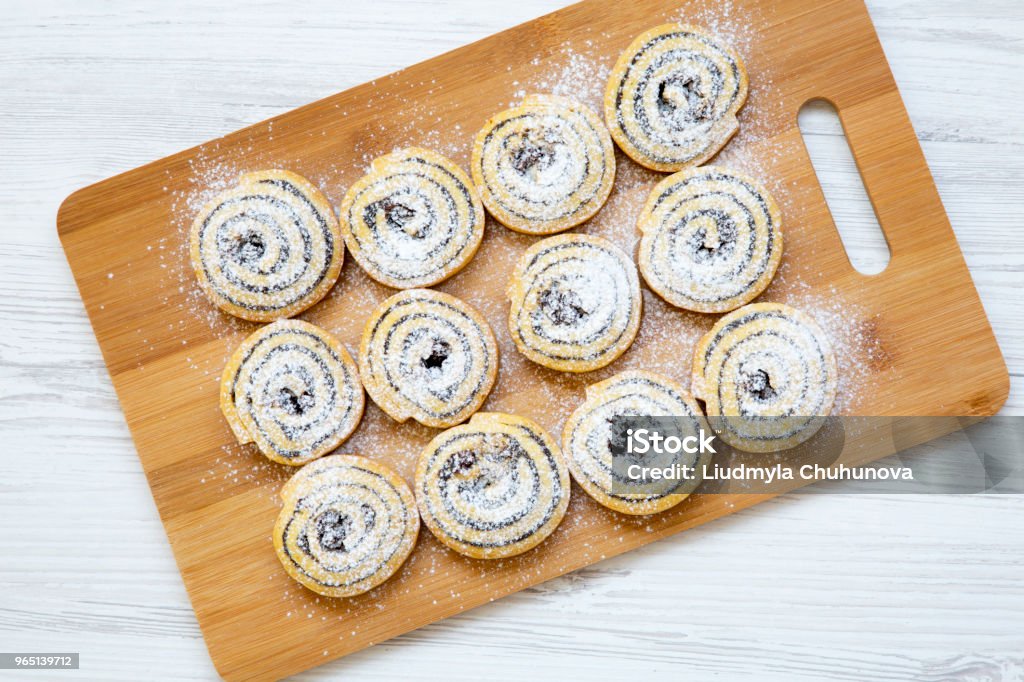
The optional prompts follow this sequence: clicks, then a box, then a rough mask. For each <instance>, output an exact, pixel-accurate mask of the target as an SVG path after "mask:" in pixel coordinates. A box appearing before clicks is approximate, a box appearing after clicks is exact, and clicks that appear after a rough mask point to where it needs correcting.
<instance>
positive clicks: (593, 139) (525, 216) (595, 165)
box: [472, 95, 615, 234]
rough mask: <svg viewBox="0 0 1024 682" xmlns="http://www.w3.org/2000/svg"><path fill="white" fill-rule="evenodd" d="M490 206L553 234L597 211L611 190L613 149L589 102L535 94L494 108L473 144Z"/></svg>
mask: <svg viewBox="0 0 1024 682" xmlns="http://www.w3.org/2000/svg"><path fill="white" fill-rule="evenodd" d="M472 171H473V181H474V182H475V183H476V186H477V188H478V189H479V190H480V196H481V198H482V199H483V202H484V206H486V207H487V210H488V211H489V212H490V214H491V215H492V216H494V217H495V218H496V219H497V220H498V222H500V223H502V224H503V225H505V226H506V227H509V228H511V229H513V230H515V231H516V232H525V233H526V234H552V233H555V232H561V231H563V230H567V229H569V228H570V227H573V226H575V225H579V224H580V223H582V222H584V221H586V220H588V219H589V218H590V217H591V216H593V215H594V214H595V213H597V212H598V211H599V210H600V209H601V207H602V206H603V205H604V202H605V201H606V200H607V199H608V195H609V194H610V193H611V191H612V183H613V181H614V180H615V150H614V147H613V146H612V141H611V138H610V137H609V136H608V131H607V130H606V129H605V127H604V124H602V123H601V119H599V118H598V117H597V116H596V115H595V114H594V113H593V112H592V111H591V110H590V109H588V108H587V107H585V106H583V105H582V104H579V103H578V102H575V101H573V100H570V99H567V98H564V97H554V96H551V95H530V96H529V97H526V98H525V99H524V100H523V103H522V105H520V106H518V107H515V108H513V109H508V110H506V111H503V112H501V113H499V114H496V115H495V116H493V117H492V118H491V119H490V120H489V121H487V123H486V124H485V125H484V127H483V129H482V130H480V132H479V133H478V134H477V136H476V142H475V143H474V145H473V166H472Z"/></svg>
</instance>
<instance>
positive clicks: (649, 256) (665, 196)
mask: <svg viewBox="0 0 1024 682" xmlns="http://www.w3.org/2000/svg"><path fill="white" fill-rule="evenodd" d="M781 223H782V219H781V216H780V214H779V209H778V207H777V206H776V204H775V201H774V200H773V199H772V197H771V195H770V194H768V191H767V190H765V189H764V188H763V187H762V186H761V185H760V184H758V183H757V182H756V181H755V180H753V179H752V178H749V177H747V176H745V175H742V174H740V173H734V172H732V171H728V170H725V169H724V168H719V167H716V166H703V167H701V168H693V169H690V170H685V171H680V172H679V173H675V174H674V175H670V176H668V177H667V178H665V179H664V180H662V181H661V182H660V183H658V185H656V186H655V188H654V189H653V190H652V191H651V195H650V197H649V198H648V200H647V204H646V205H645V206H644V208H643V210H642V211H641V214H640V220H639V227H640V231H641V233H642V237H641V239H640V250H639V258H638V265H639V268H640V274H642V275H643V277H644V280H645V281H646V282H647V285H648V286H650V287H651V289H653V290H654V291H655V292H657V294H658V295H659V296H661V297H662V298H664V299H665V300H666V301H668V302H669V303H671V304H672V305H675V306H679V307H680V308H686V309H687V310H695V311H697V312H701V313H724V312H728V311H730V310H734V309H736V308H738V307H740V306H741V305H744V304H746V303H749V302H750V301H751V300H753V299H754V298H755V297H756V296H757V295H758V294H760V293H761V292H762V291H764V289H765V287H767V286H768V284H769V283H770V282H771V280H772V277H774V276H775V271H776V270H777V269H778V267H779V261H780V260H782V232H781Z"/></svg>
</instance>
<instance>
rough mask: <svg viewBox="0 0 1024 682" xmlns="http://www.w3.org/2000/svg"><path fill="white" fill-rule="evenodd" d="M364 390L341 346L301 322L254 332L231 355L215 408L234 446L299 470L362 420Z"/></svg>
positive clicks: (281, 323) (329, 336) (334, 444)
mask: <svg viewBox="0 0 1024 682" xmlns="http://www.w3.org/2000/svg"><path fill="white" fill-rule="evenodd" d="M363 403H364V397H363V386H362V384H361V383H360V381H359V373H358V370H357V368H356V363H355V362H354V361H353V360H352V357H351V356H350V355H349V354H348V351H346V350H345V348H344V346H342V345H341V343H340V342H339V341H338V340H337V339H335V338H334V337H333V336H331V335H330V334H328V333H327V332H326V331H324V330H323V329H320V328H319V327H317V326H314V325H312V324H309V323H308V322H303V321H302V320H279V321H278V322H274V323H273V324H268V325H267V326H265V327H262V328H260V329H258V330H257V331H256V332H255V333H253V334H252V335H251V336H249V338H247V339H246V340H245V341H244V342H242V345H241V346H239V347H238V350H236V351H235V352H234V354H233V355H232V356H231V359H230V360H229V361H228V364H227V366H226V367H225V368H224V374H223V375H222V376H221V383H220V406H221V410H222V411H223V412H224V416H225V417H226V418H227V421H228V424H230V426H231V429H232V431H234V433H235V436H236V437H237V438H238V441H239V442H240V443H253V442H254V443H256V446H257V447H258V448H259V449H260V452H262V453H263V454H264V455H266V456H267V457H268V458H270V459H272V460H273V461H275V462H280V463H282V464H291V465H293V466H298V465H300V464H305V463H306V462H308V461H310V460H313V459H316V458H317V457H319V456H321V455H323V454H324V453H327V452H330V451H331V450H333V449H334V448H336V447H338V446H339V445H340V444H341V443H342V442H344V440H345V439H346V438H348V437H349V436H350V435H351V434H352V432H353V431H355V428H356V426H358V425H359V420H360V419H361V418H362V416H363Z"/></svg>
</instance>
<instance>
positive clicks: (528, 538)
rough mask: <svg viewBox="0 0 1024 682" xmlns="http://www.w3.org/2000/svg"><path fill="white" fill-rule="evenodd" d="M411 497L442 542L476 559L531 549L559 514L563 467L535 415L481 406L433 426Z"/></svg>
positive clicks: (565, 488)
mask: <svg viewBox="0 0 1024 682" xmlns="http://www.w3.org/2000/svg"><path fill="white" fill-rule="evenodd" d="M414 489H415V491H416V501H417V503H418V504H419V508H420V514H421V515H422V516H423V522H424V523H425V524H426V525H427V528H429V529H430V532H431V533H433V534H434V536H435V537H437V539H438V540H440V541H441V542H442V543H444V544H445V545H447V546H448V547H450V548H452V549H454V550H455V551H456V552H459V553H460V554H465V555H466V556H469V557H474V558H477V559H502V558H505V557H510V556H515V555H517V554H522V553H523V552H526V551H527V550H530V549H532V548H534V547H536V546H537V545H539V544H540V543H541V542H543V541H544V539H545V538H547V537H548V536H549V535H551V533H552V531H554V530H555V528H556V527H557V526H558V524H559V523H560V522H561V521H562V517H563V516H565V511H566V509H567V508H568V506H569V490H570V487H569V472H568V471H567V470H566V467H565V463H564V462H563V461H562V454H561V453H560V452H559V451H558V445H556V444H555V441H554V440H553V439H552V438H551V436H550V435H548V433H547V432H546V431H544V429H542V428H541V427H540V426H539V425H537V424H536V423H535V422H533V421H531V420H529V419H525V418H523V417H517V416H514V415H511V414H501V413H493V412H481V413H477V414H475V415H473V418H472V419H470V420H469V423H468V424H463V425H461V426H456V427H454V428H452V429H448V430H447V431H444V432H443V433H441V434H439V435H438V436H437V437H436V438H434V440H432V441H431V442H430V444H429V445H427V447H426V449H425V450H424V451H423V454H422V455H420V460H419V464H418V466H417V467H416V483H415V488H414Z"/></svg>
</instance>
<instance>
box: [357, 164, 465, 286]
mask: <svg viewBox="0 0 1024 682" xmlns="http://www.w3.org/2000/svg"><path fill="white" fill-rule="evenodd" d="M340 215H341V232H342V235H343V236H344V237H345V243H346V244H347V245H348V250H349V251H350V252H351V253H352V257H353V258H355V259H356V262H357V263H359V265H360V266H362V268H363V270H365V271H366V274H368V275H369V276H370V277H372V278H373V279H375V280H377V281H378V282H380V283H381V284H386V285H387V286H389V287H394V288H396V289H411V288H414V287H428V286H432V285H434V284H437V283H439V282H442V281H444V280H446V279H448V278H449V277H451V276H452V275H454V274H455V273H456V272H458V271H459V270H461V269H462V268H463V267H464V266H465V265H466V264H467V263H468V262H469V261H470V260H471V259H472V258H473V255H474V254H475V253H476V251H477V248H478V247H479V246H480V240H481V239H482V238H483V235H484V209H483V206H482V205H481V204H480V198H479V196H478V195H477V191H476V188H474V187H473V183H472V182H471V181H470V179H469V177H468V176H467V175H466V174H465V173H464V172H463V171H462V169H461V168H459V167H458V166H456V165H455V164H454V163H452V162H451V161H449V160H448V159H446V158H445V157H443V156H441V155H440V154H437V153H435V152H432V151H430V150H427V149H418V148H415V147H413V148H409V149H403V150H401V151H397V152H393V153H391V154H388V155H386V156H382V157H380V158H378V159H376V160H375V161H374V162H373V163H372V164H371V166H370V172H369V173H368V174H367V175H364V176H363V177H362V178H360V179H359V180H358V181H357V182H356V183H355V184H354V185H352V187H350V188H349V190H348V192H347V193H346V194H345V198H344V199H343V200H342V202H341V209H340Z"/></svg>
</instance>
